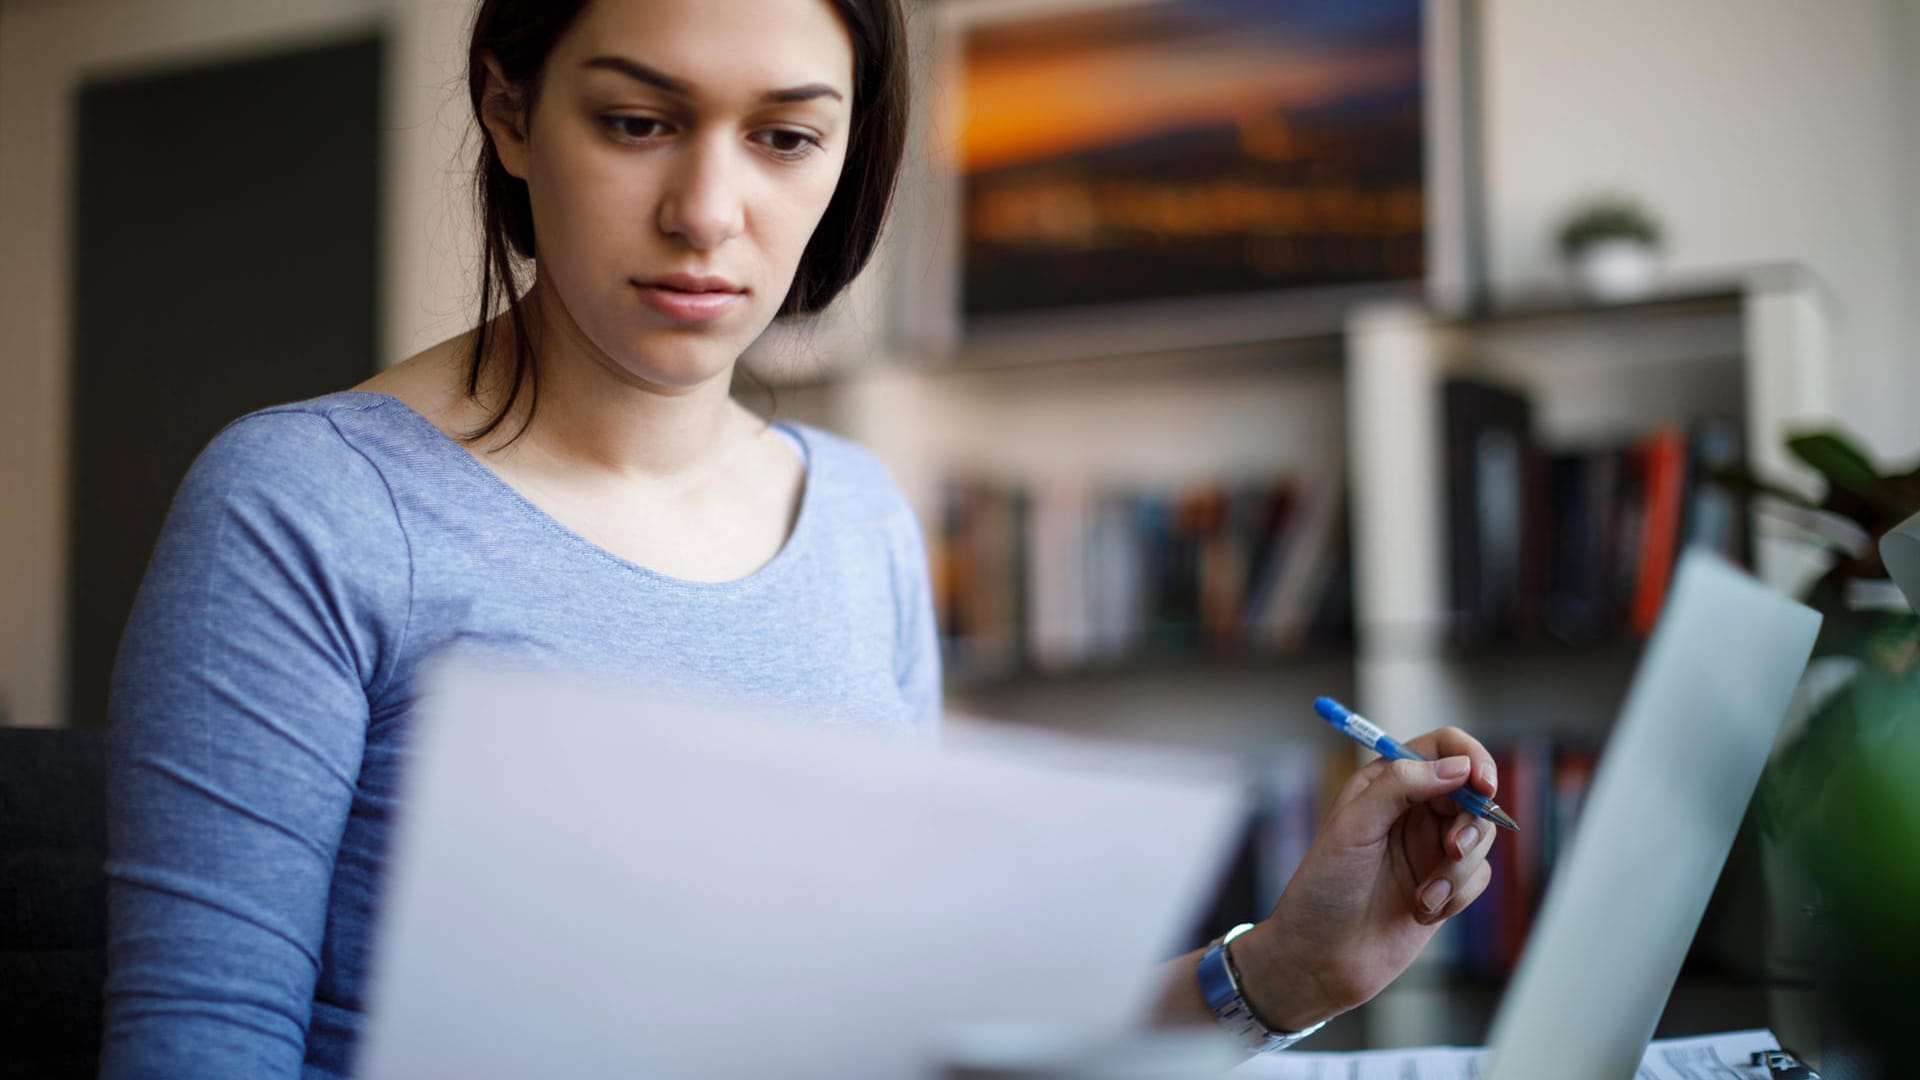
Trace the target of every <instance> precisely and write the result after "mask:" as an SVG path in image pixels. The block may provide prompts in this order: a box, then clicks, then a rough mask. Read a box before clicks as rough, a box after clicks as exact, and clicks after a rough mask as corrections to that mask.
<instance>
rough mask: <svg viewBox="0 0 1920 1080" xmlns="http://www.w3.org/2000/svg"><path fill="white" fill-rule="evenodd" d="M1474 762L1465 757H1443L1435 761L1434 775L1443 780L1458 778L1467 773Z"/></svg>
mask: <svg viewBox="0 0 1920 1080" xmlns="http://www.w3.org/2000/svg"><path fill="white" fill-rule="evenodd" d="M1471 765H1472V763H1471V762H1469V761H1468V760H1467V759H1466V758H1463V757H1449V758H1441V759H1440V760H1439V761H1436V762H1434V763H1433V775H1435V776H1437V777H1439V778H1440V779H1442V780H1458V779H1460V778H1461V777H1463V776H1465V775H1467V769H1468V768H1469V767H1471Z"/></svg>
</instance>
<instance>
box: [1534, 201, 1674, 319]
mask: <svg viewBox="0 0 1920 1080" xmlns="http://www.w3.org/2000/svg"><path fill="white" fill-rule="evenodd" d="M1558 240H1559V245H1560V254H1561V256H1562V257H1563V258H1564V259H1565V260H1566V264H1567V267H1568V269H1569V270H1570V271H1571V273H1572V276H1573V280H1574V283H1575V285H1576V287H1577V288H1578V289H1579V290H1580V291H1581V292H1582V293H1584V294H1586V295H1588V296H1590V297H1592V298H1593V299H1596V300H1603V301H1604V300H1612V301H1617V300H1631V299H1634V298H1636V297H1640V296H1644V295H1646V294H1647V293H1648V292H1650V291H1652V289H1653V285H1654V281H1655V279H1656V278H1657V277H1658V276H1659V268H1660V251H1661V245H1662V235H1661V228H1660V221H1659V219H1658V218H1657V217H1655V216H1654V214H1653V212H1652V211H1651V210H1649V209H1647V207H1646V206H1645V205H1644V204H1643V203H1641V202H1640V201H1639V200H1638V199H1635V198H1632V197H1631V196H1627V195H1619V194H1607V195H1595V196H1591V197H1589V198H1587V199H1585V200H1584V201H1582V202H1580V203H1579V204H1577V205H1575V206H1574V208H1573V209H1572V210H1571V211H1569V213H1568V214H1567V216H1566V217H1565V218H1564V219H1562V221H1561V224H1560V228H1559V232H1558Z"/></svg>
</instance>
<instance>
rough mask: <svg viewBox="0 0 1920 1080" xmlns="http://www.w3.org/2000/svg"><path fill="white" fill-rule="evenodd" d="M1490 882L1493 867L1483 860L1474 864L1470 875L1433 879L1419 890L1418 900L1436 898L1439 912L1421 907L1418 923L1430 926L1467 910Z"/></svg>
mask: <svg viewBox="0 0 1920 1080" xmlns="http://www.w3.org/2000/svg"><path fill="white" fill-rule="evenodd" d="M1492 880H1493V867H1491V866H1489V865H1488V864H1487V863H1486V861H1485V860H1482V861H1480V862H1479V863H1476V864H1475V865H1474V868H1473V870H1472V871H1471V872H1470V873H1467V874H1465V875H1462V876H1461V877H1459V878H1454V877H1439V878H1435V879H1434V880H1433V881H1430V882H1428V883H1427V885H1428V888H1427V889H1423V890H1421V893H1420V898H1421V899H1422V900H1426V899H1430V898H1434V897H1437V898H1438V899H1439V901H1440V907H1439V910H1437V911H1436V910H1433V909H1430V908H1427V907H1425V906H1424V905H1423V906H1421V908H1420V910H1419V912H1418V917H1419V919H1420V921H1421V922H1423V923H1425V924H1427V925H1429V926H1431V925H1433V924H1434V923H1437V922H1444V921H1445V920H1447V919H1451V918H1453V917H1454V916H1455V915H1458V914H1460V913H1461V912H1463V911H1465V910H1467V905H1468V904H1471V903H1473V902H1474V901H1475V900H1478V899H1479V898H1480V894H1481V893H1483V892H1486V891H1487V882H1489V881H1492Z"/></svg>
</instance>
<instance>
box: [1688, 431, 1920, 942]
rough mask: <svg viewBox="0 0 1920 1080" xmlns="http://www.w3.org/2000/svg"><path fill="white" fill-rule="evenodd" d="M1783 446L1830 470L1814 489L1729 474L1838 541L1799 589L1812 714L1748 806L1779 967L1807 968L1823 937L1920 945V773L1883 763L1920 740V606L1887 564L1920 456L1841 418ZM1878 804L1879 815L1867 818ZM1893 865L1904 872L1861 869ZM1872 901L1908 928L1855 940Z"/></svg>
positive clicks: (1816, 537) (1912, 494)
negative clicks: (1816, 623)
mask: <svg viewBox="0 0 1920 1080" xmlns="http://www.w3.org/2000/svg"><path fill="white" fill-rule="evenodd" d="M1787 447H1788V449H1789V450H1790V451H1791V452H1792V453H1793V455H1794V456H1795V457H1797V458H1798V459H1799V460H1800V461H1802V462H1804V463H1805V464H1807V465H1808V466H1809V467H1811V468H1812V469H1813V470H1814V471H1815V472H1817V473H1818V474H1819V475H1820V477H1821V478H1822V479H1823V480H1824V482H1825V488H1826V490H1825V493H1824V495H1823V496H1822V497H1821V498H1819V499H1818V500H1814V499H1810V498H1806V497H1804V496H1801V495H1799V494H1796V493H1794V492H1792V491H1788V490H1786V489H1784V488H1782V487H1779V486H1777V485H1773V484H1769V483H1767V482H1765V481H1763V480H1759V479H1757V478H1754V477H1752V476H1751V475H1748V474H1744V473H1740V472H1738V471H1735V472H1729V473H1723V474H1722V475H1721V477H1720V479H1722V480H1723V481H1727V482H1730V483H1732V484H1734V485H1736V486H1739V487H1742V488H1744V489H1746V490H1747V491H1749V492H1750V493H1753V494H1756V495H1758V496H1759V497H1760V498H1761V500H1762V501H1761V507H1762V509H1763V510H1764V511H1765V512H1768V513H1770V514H1772V515H1774V516H1776V517H1779V518H1781V519H1783V520H1784V521H1786V522H1787V523H1790V524H1791V525H1792V526H1793V527H1795V528H1796V529H1797V530H1798V531H1799V532H1801V533H1802V534H1803V535H1804V536H1805V537H1806V538H1807V541H1808V542H1809V543H1812V544H1815V545H1817V546H1819V547H1820V548H1822V549H1824V550H1825V551H1826V552H1827V554H1828V557H1829V562H1828V566H1827V569H1826V570H1825V571H1824V572H1823V573H1821V574H1820V575H1819V577H1818V578H1817V579H1815V580H1814V582H1813V583H1812V585H1810V586H1809V587H1808V588H1807V590H1806V592H1805V594H1804V596H1803V597H1802V599H1803V600H1804V601H1805V602H1806V603H1807V604H1808V605H1809V606H1811V607H1813V608H1815V609H1816V610H1818V611H1820V612H1821V614H1822V615H1823V616H1824V622H1823V623H1822V625H1821V629H1820V636H1819V639H1818V640H1817V641H1816V642H1815V644H1814V650H1813V657H1812V659H1811V661H1810V662H1809V664H1808V667H1807V674H1806V676H1805V677H1804V678H1803V681H1802V686H1801V695H1800V698H1799V700H1798V701H1797V703H1796V704H1797V706H1798V708H1799V711H1800V712H1801V716H1800V717H1798V718H1796V719H1800V720H1802V721H1803V723H1802V724H1801V725H1800V726H1799V727H1798V730H1797V731H1794V732H1793V733H1792V734H1791V735H1790V736H1789V738H1788V739H1787V740H1786V741H1785V742H1784V743H1783V745H1782V746H1781V748H1780V750H1779V752H1778V753H1777V754H1776V755H1775V756H1774V758H1773V760H1772V761H1771V762H1770V763H1769V765H1768V767H1767V771H1766V773H1765V774H1764V775H1763V776H1762V778H1761V781H1760V787H1759V790H1758V792H1757V793H1756V794H1755V797H1754V809H1753V816H1752V821H1753V824H1754V825H1756V826H1757V829H1758V834H1759V849H1760V862H1761V869H1762V873H1763V876H1764V879H1765V882H1766V892H1767V901H1768V905H1769V907H1770V908H1771V913H1770V917H1769V920H1768V928H1767V938H1768V940H1767V943H1766V951H1767V961H1768V963H1767V966H1768V974H1769V975H1771V976H1773V977H1776V978H1780V977H1785V978H1800V979H1806V978H1812V977H1814V976H1815V975H1816V973H1817V959H1818V957H1819V955H1820V952H1821V950H1822V948H1823V947H1824V948H1825V949H1826V951H1827V955H1828V956H1829V957H1831V956H1833V955H1835V950H1838V952H1839V953H1840V954H1846V953H1848V952H1849V951H1850V950H1853V949H1856V948H1862V947H1864V948H1868V949H1879V950H1884V949H1889V948H1891V949H1899V948H1905V949H1906V950H1907V951H1908V952H1910V953H1911V952H1914V951H1916V950H1920V921H1917V920H1920V915H1917V914H1915V913H1920V794H1916V793H1920V782H1917V780H1916V776H1915V775H1913V774H1906V775H1903V776H1901V777H1900V778H1899V779H1898V781H1897V782H1895V781H1893V780H1890V779H1889V777H1888V776H1886V775H1885V770H1886V769H1887V768H1888V767H1889V763H1891V762H1895V761H1900V760H1905V757H1916V755H1920V616H1916V614H1915V613H1914V611H1913V609H1912V607H1911V606H1909V604H1908V601H1907V600H1906V598H1905V597H1904V596H1903V595H1902V594H1901V593H1900V591H1899V589H1898V588H1897V587H1895V586H1894V584H1893V582H1892V581H1891V580H1890V578H1889V576H1888V572H1887V567H1886V565H1885V563H1884V562H1883V561H1882V557H1881V543H1880V541H1881V539H1882V537H1883V536H1885V535H1886V534H1887V533H1888V532H1889V531H1890V530H1892V529H1894V528H1895V527H1897V526H1899V525H1901V524H1902V523H1903V522H1905V521H1907V520H1908V519H1910V518H1911V517H1912V516H1913V515H1914V514H1916V513H1920V468H1913V469H1908V470H1906V471H1904V472H1899V473H1892V472H1886V471H1883V470H1881V469H1880V468H1878V467H1877V466H1876V465H1875V464H1874V463H1873V461H1872V460H1871V459H1870V458H1869V457H1868V456H1867V455H1866V454H1865V453H1864V452H1863V451H1862V450H1861V449H1860V448H1859V447H1857V446H1856V445H1855V444H1854V443H1853V442H1851V441H1850V440H1849V439H1847V438H1846V437H1845V436H1843V435H1842V434H1840V433H1838V432H1833V431H1825V432H1818V433H1812V434H1805V435H1800V436H1796V437H1794V438H1792V439H1790V440H1789V441H1788V443H1787ZM1903 755H1904V756H1905V757H1903ZM1916 760H1920V758H1916ZM1875 817H1878V818H1879V821H1878V827H1875V828H1870V829H1862V828H1861V824H1862V822H1864V821H1866V820H1868V819H1871V818H1875ZM1902 822H1906V824H1905V825H1903V824H1902ZM1886 866H1896V867H1904V868H1905V877H1904V878H1902V877H1901V876H1900V875H1899V874H1893V875H1888V874H1886V873H1881V872H1877V871H1876V872H1872V873H1867V872H1864V871H1866V870H1868V869H1870V868H1884V867H1886ZM1903 889H1904V890H1905V891H1904V892H1902V891H1901V890H1903ZM1862 912H1866V913H1882V914H1885V916H1886V917H1885V918H1883V919H1882V921H1883V922H1884V921H1887V920H1888V919H1892V920H1895V921H1898V920H1899V919H1904V920H1905V922H1904V923H1903V924H1901V925H1904V926H1905V927H1906V939H1905V941H1904V944H1902V942H1901V941H1900V940H1899V935H1898V934H1895V935H1893V936H1892V937H1889V936H1888V935H1887V934H1886V933H1883V932H1881V931H1880V930H1878V929H1876V931H1875V933H1874V935H1873V943H1863V942H1860V941H1858V940H1856V939H1855V938H1854V937H1853V936H1852V935H1853V932H1854V931H1855V930H1856V929H1857V928H1858V927H1859V925H1860V919H1861V918H1863V916H1862V914H1861V913H1862ZM1887 913H1891V914H1887ZM1823 926H1824V927H1825V929H1826V930H1828V931H1830V932H1828V933H1825V934H1823V933H1822V929H1823ZM1916 959H1920V958H1916ZM1910 970H1911V969H1910Z"/></svg>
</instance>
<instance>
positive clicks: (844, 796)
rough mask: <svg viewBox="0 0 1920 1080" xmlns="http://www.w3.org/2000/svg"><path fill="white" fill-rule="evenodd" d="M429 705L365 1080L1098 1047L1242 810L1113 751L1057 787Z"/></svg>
mask: <svg viewBox="0 0 1920 1080" xmlns="http://www.w3.org/2000/svg"><path fill="white" fill-rule="evenodd" d="M431 687H432V689H431V691H430V693H429V694H428V695H427V697H426V698H425V700H424V701H423V704H422V706H421V709H420V712H419V714H418V716H417V721H416V722H417V724H418V727H417V729H416V731H415V732H414V744H413V749H412V757H411V759H410V763H409V772H408V775H407V778H406V779H407V785H406V789H405V790H406V795H407V800H408V801H407V804H406V806H405V807H404V815H403V816H402V818H401V820H400V822H399V826H398V828H397V830H396V836H395V842H394V847H393V858H392V861H391V863H390V869H389V878H388V880H389V885H388V888H387V893H386V899H385V902H384V905H385V906H384V908H383V911H382V916H381V922H380V925H379V928H378V933H377V935H376V939H375V941H376V951H375V957H374V961H373V979H372V983H373V989H372V994H371V996H370V1005H371V1015H370V1017H369V1022H368V1030H367V1035H366V1038H365V1040H364V1041H363V1043H362V1046H363V1056H362V1058H361V1060H360V1061H359V1062H357V1063H356V1064H357V1068H356V1072H357V1073H359V1074H360V1075H364V1076H367V1077H371V1078H382V1077H413V1076H460V1077H468V1078H484V1077H496V1076H497V1077H508V1076H566V1077H571V1078H592V1077H614V1076H619V1077H629V1076H672V1077H743V1078H744V1077H754V1078H760V1077H770V1076H778V1077H782V1078H807V1077H823V1078H825V1077H832V1078H836V1080H837V1078H844V1077H855V1076H857V1077H873V1078H886V1077H902V1078H909V1077H911V1078H918V1077H921V1076H923V1075H925V1073H924V1070H925V1069H926V1067H927V1061H928V1058H929V1056H930V1055H931V1054H933V1053H935V1052H937V1050H936V1048H937V1047H938V1046H940V1045H942V1044H943V1043H944V1042H946V1041H947V1039H948V1037H949V1034H950V1032H951V1029H953V1028H954V1027H956V1026H960V1025H968V1024H978V1023H993V1022H1024V1023H1033V1024H1042V1025H1054V1026H1057V1027H1061V1028H1074V1029H1100V1028H1108V1027H1118V1026H1121V1025H1122V1024H1124V1023H1126V1022H1128V1021H1130V1020H1133V1019H1135V1018H1136V1017H1137V1016H1138V1015H1139V1014H1141V1013H1143V1012H1144V1011H1145V1009H1146V1007H1147V1006H1148V1005H1149V1004H1150V1002H1151V999H1152V996H1153V994H1154V992H1155V990H1156V989H1157V988H1156V985H1155V983H1156V980H1157V976H1156V974H1155V967H1156V965H1157V963H1158V962H1159V961H1161V960H1163V959H1164V958H1165V957H1166V956H1169V955H1171V954H1172V953H1174V952H1176V951H1177V948H1176V946H1177V945H1178V944H1180V942H1179V940H1178V939H1179V937H1180V936H1181V935H1182V934H1183V933H1184V932H1185V931H1186V930H1187V929H1188V928H1190V927H1191V925H1192V924H1193V923H1194V922H1195V921H1197V920H1198V918H1199V916H1200V915H1201V911H1200V906H1201V904H1202V903H1203V902H1204V901H1205V899H1206V896H1207V894H1208V891H1209V890H1210V889H1211V887H1212V886H1213V885H1214V883H1215V881H1216V880H1217V875H1218V874H1219V872H1220V869H1221V867H1222V866H1223V865H1224V863H1225V860H1226V857H1227V855H1228V854H1229V853H1230V848H1231V844H1232V842H1233V840H1234V837H1235V834H1236V832H1237V830H1238V828H1239V826H1240V823H1241V821H1242V820H1243V817H1244V813H1245V808H1246V799H1245V797H1244V795H1243V794H1242V791H1241V789H1240V785H1239V784H1238V782H1237V779H1236V777H1235V774H1234V773H1233V771H1232V770H1231V769H1230V768H1224V767H1219V766H1220V765H1221V764H1222V763H1216V768H1214V769H1213V771H1212V773H1211V775H1206V774H1205V770H1196V769H1192V768H1187V769H1182V770H1180V771H1179V772H1177V773H1175V772H1171V771H1170V770H1169V769H1167V768H1166V767H1164V766H1158V765H1156V764H1155V760H1156V756H1155V755H1148V754H1145V753H1144V752H1141V751H1137V750H1136V751H1135V752H1134V753H1133V754H1132V755H1131V757H1130V761H1131V762H1132V765H1131V766H1130V767H1125V768H1119V767H1113V766H1114V764H1115V762H1116V761H1117V758H1118V757H1119V756H1124V755H1122V754H1121V752H1120V751H1118V750H1113V749H1109V750H1107V751H1104V752H1103V753H1100V754H1095V755H1092V759H1093V760H1090V761H1088V762H1083V763H1082V767H1074V766H1073V765H1072V764H1070V763H1069V762H1068V761H1067V760H1065V758H1066V757H1067V756H1068V755H1067V754H1065V753H1064V752H1063V750H1062V748H1061V747H1060V746H1059V745H1054V746H1052V747H1050V748H1049V749H1048V750H1047V752H1046V753H1044V754H1038V755H1028V754H1023V753H1020V752H1018V751H1013V750H1009V749H1007V748H1006V747H1005V746H1003V745H1000V743H1001V742H1002V741H1003V740H1000V739H992V738H985V737H981V738H967V737H958V738H955V739H954V740H952V742H953V743H956V744H964V745H950V746H947V747H942V748H935V747H931V746H926V745H911V744H908V745H901V744H899V743H895V742H889V741H886V740H881V739H873V738H860V737H857V736H856V735H855V734H852V733H849V732H846V731H836V730H831V729H826V728H823V727H822V726H821V724H819V723H818V722H814V721H812V720H810V719H809V718H799V717H792V718H783V719H785V720H787V721H788V722H784V723H775V722H769V721H768V720H767V719H766V718H765V717H743V716H739V715H728V714H726V713H725V712H722V711H717V710H702V709H700V708H697V707H694V706H691V705H689V704H688V703H685V702H668V701H663V700H659V699H657V698H656V697H652V696H649V695H648V694H646V693H645V692H643V691H639V690H637V689H636V688H633V687H610V686H606V685H599V686H595V685H591V684H578V683H574V682H567V681H556V680H554V679H553V678H552V677H551V676H533V675H529V674H526V673H519V674H515V673H513V672H510V671H505V670H499V669H485V670H482V669H476V668H473V667H443V668H442V670H441V671H440V672H439V673H438V674H437V675H436V677H435V679H434V681H433V682H432V684H431ZM800 720H807V721H808V722H806V723H799V722H793V721H800ZM1156 774H1157V775H1156Z"/></svg>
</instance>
